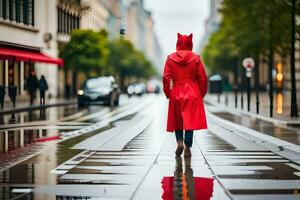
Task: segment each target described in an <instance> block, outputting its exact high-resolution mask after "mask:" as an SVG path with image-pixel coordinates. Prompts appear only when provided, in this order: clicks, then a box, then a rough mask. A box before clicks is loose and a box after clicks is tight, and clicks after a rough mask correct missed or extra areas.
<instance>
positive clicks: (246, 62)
mask: <svg viewBox="0 0 300 200" xmlns="http://www.w3.org/2000/svg"><path fill="white" fill-rule="evenodd" d="M254 66H255V62H254V60H253V58H245V59H244V60H243V67H245V68H246V69H252V68H253V67H254Z"/></svg>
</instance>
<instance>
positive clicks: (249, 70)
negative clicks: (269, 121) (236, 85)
mask: <svg viewBox="0 0 300 200" xmlns="http://www.w3.org/2000/svg"><path fill="white" fill-rule="evenodd" d="M254 66H255V62H254V60H253V59H252V58H245V59H244V60H243V67H244V68H245V69H246V77H247V107H248V112H249V111H250V95H251V77H252V69H253V67H254Z"/></svg>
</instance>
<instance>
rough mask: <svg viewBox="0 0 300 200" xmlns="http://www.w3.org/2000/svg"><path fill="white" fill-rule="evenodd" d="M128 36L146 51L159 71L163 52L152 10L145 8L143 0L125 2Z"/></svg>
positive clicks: (137, 46)
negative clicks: (156, 32)
mask: <svg viewBox="0 0 300 200" xmlns="http://www.w3.org/2000/svg"><path fill="white" fill-rule="evenodd" d="M125 5H126V7H127V11H126V13H127V14H126V22H127V24H126V38H127V39H128V40H130V41H131V42H132V43H133V44H134V46H135V47H136V48H137V49H139V50H140V51H142V52H144V53H145V55H146V57H147V58H148V59H149V60H150V61H151V62H152V64H153V65H154V67H155V68H156V70H157V71H158V72H161V71H162V68H163V54H162V49H161V46H160V44H159V42H158V39H157V37H156V34H155V31H154V21H153V18H152V14H151V12H149V11H147V10H146V9H145V8H144V1H143V0H131V1H130V0H128V1H126V3H125Z"/></svg>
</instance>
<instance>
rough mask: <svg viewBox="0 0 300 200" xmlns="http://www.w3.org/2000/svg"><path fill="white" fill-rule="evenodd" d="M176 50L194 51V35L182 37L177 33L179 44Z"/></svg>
mask: <svg viewBox="0 0 300 200" xmlns="http://www.w3.org/2000/svg"><path fill="white" fill-rule="evenodd" d="M176 49H177V51H178V50H187V51H192V50H193V33H191V34H190V35H181V34H180V33H177V44H176Z"/></svg>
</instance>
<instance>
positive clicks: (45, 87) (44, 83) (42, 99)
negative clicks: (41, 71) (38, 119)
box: [39, 75, 48, 105]
mask: <svg viewBox="0 0 300 200" xmlns="http://www.w3.org/2000/svg"><path fill="white" fill-rule="evenodd" d="M39 90H40V104H41V105H45V93H46V91H47V90H48V83H47V81H46V79H45V76H44V75H42V76H41V79H40V81H39Z"/></svg>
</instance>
